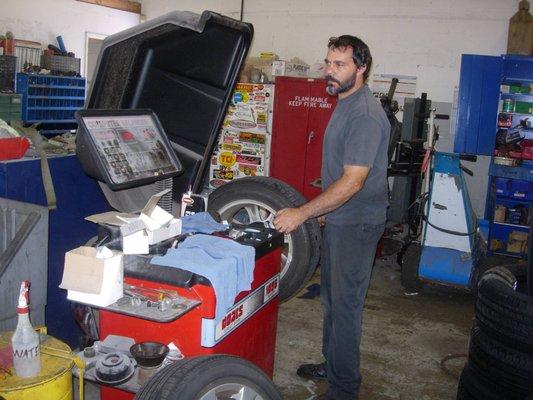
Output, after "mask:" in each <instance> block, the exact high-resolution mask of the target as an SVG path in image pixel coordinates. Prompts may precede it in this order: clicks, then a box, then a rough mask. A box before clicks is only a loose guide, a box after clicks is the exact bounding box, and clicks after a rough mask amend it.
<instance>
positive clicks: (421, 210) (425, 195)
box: [407, 192, 477, 237]
mask: <svg viewBox="0 0 533 400" xmlns="http://www.w3.org/2000/svg"><path fill="white" fill-rule="evenodd" d="M419 199H421V200H422V201H421V202H420V203H419ZM428 199H429V193H427V192H426V193H422V194H421V195H420V196H418V197H417V198H416V200H415V201H414V202H413V203H411V205H410V206H409V207H408V208H407V210H409V209H410V208H411V207H413V206H414V205H415V204H417V203H419V204H420V205H419V208H418V211H419V212H418V213H417V214H415V216H416V217H420V218H422V220H424V221H425V222H426V223H427V224H428V225H429V226H431V227H432V228H434V229H436V230H438V231H441V232H444V233H447V234H448V235H455V236H472V235H474V234H475V233H476V232H477V224H476V226H474V229H473V230H472V231H470V232H458V231H453V230H451V229H446V228H442V227H440V226H437V225H435V224H433V223H431V222H429V219H428V217H427V215H425V214H424V207H425V205H426V201H428ZM413 219H414V218H413ZM413 219H411V221H409V222H408V224H409V230H411V228H412V222H413ZM410 236H411V235H410ZM411 237H412V236H411ZM415 237H416V236H415Z"/></svg>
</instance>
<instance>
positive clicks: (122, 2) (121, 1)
mask: <svg viewBox="0 0 533 400" xmlns="http://www.w3.org/2000/svg"><path fill="white" fill-rule="evenodd" d="M77 1H81V2H83V3H90V4H96V5H99V6H102V7H109V8H114V9H116V10H122V11H129V12H132V13H135V14H139V15H140V14H141V3H139V2H137V1H132V0H77Z"/></svg>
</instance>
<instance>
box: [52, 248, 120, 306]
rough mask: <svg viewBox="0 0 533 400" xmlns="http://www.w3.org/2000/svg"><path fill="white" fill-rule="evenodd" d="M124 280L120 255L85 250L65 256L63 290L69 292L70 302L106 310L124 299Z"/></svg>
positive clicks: (77, 250)
mask: <svg viewBox="0 0 533 400" xmlns="http://www.w3.org/2000/svg"><path fill="white" fill-rule="evenodd" d="M123 278H124V272H123V264H122V254H121V253H120V252H116V251H112V250H109V249H107V248H103V250H101V251H100V252H98V251H97V249H95V248H94V247H87V246H81V247H78V248H76V249H73V250H71V251H69V252H67V253H66V254H65V267H64V269H63V279H62V282H61V284H60V285H59V287H60V288H62V289H66V290H67V291H68V293H67V299H69V300H72V301H78V302H80V303H85V304H90V305H94V306H98V307H106V306H108V305H110V304H113V303H114V302H115V301H117V300H118V299H120V298H121V297H122V296H123Z"/></svg>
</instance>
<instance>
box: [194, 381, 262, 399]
mask: <svg viewBox="0 0 533 400" xmlns="http://www.w3.org/2000/svg"><path fill="white" fill-rule="evenodd" d="M199 400H266V399H263V397H262V396H261V395H260V394H259V393H257V392H256V391H255V389H253V388H251V387H250V386H246V385H244V384H240V383H224V384H222V385H218V386H215V387H214V388H213V389H211V390H209V391H208V392H207V393H206V394H204V395H203V396H202V397H200V399H199Z"/></svg>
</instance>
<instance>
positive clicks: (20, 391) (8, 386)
mask: <svg viewBox="0 0 533 400" xmlns="http://www.w3.org/2000/svg"><path fill="white" fill-rule="evenodd" d="M11 336H12V332H4V333H1V334H0V360H2V361H3V362H2V363H1V364H2V365H6V363H5V361H6V360H5V359H4V358H6V357H7V358H9V357H10V351H11ZM73 365H74V361H73V356H72V353H71V350H70V347H69V346H68V345H66V344H65V343H63V342H61V341H59V340H57V339H55V338H54V337H52V336H47V335H43V336H41V372H40V373H39V375H38V376H36V377H33V378H19V377H18V376H16V375H14V369H13V368H12V367H11V368H10V369H9V370H7V371H6V370H4V369H1V370H0V396H1V397H3V398H4V399H5V400H34V399H39V400H72V399H73V391H72V373H71V369H72V366H73Z"/></svg>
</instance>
